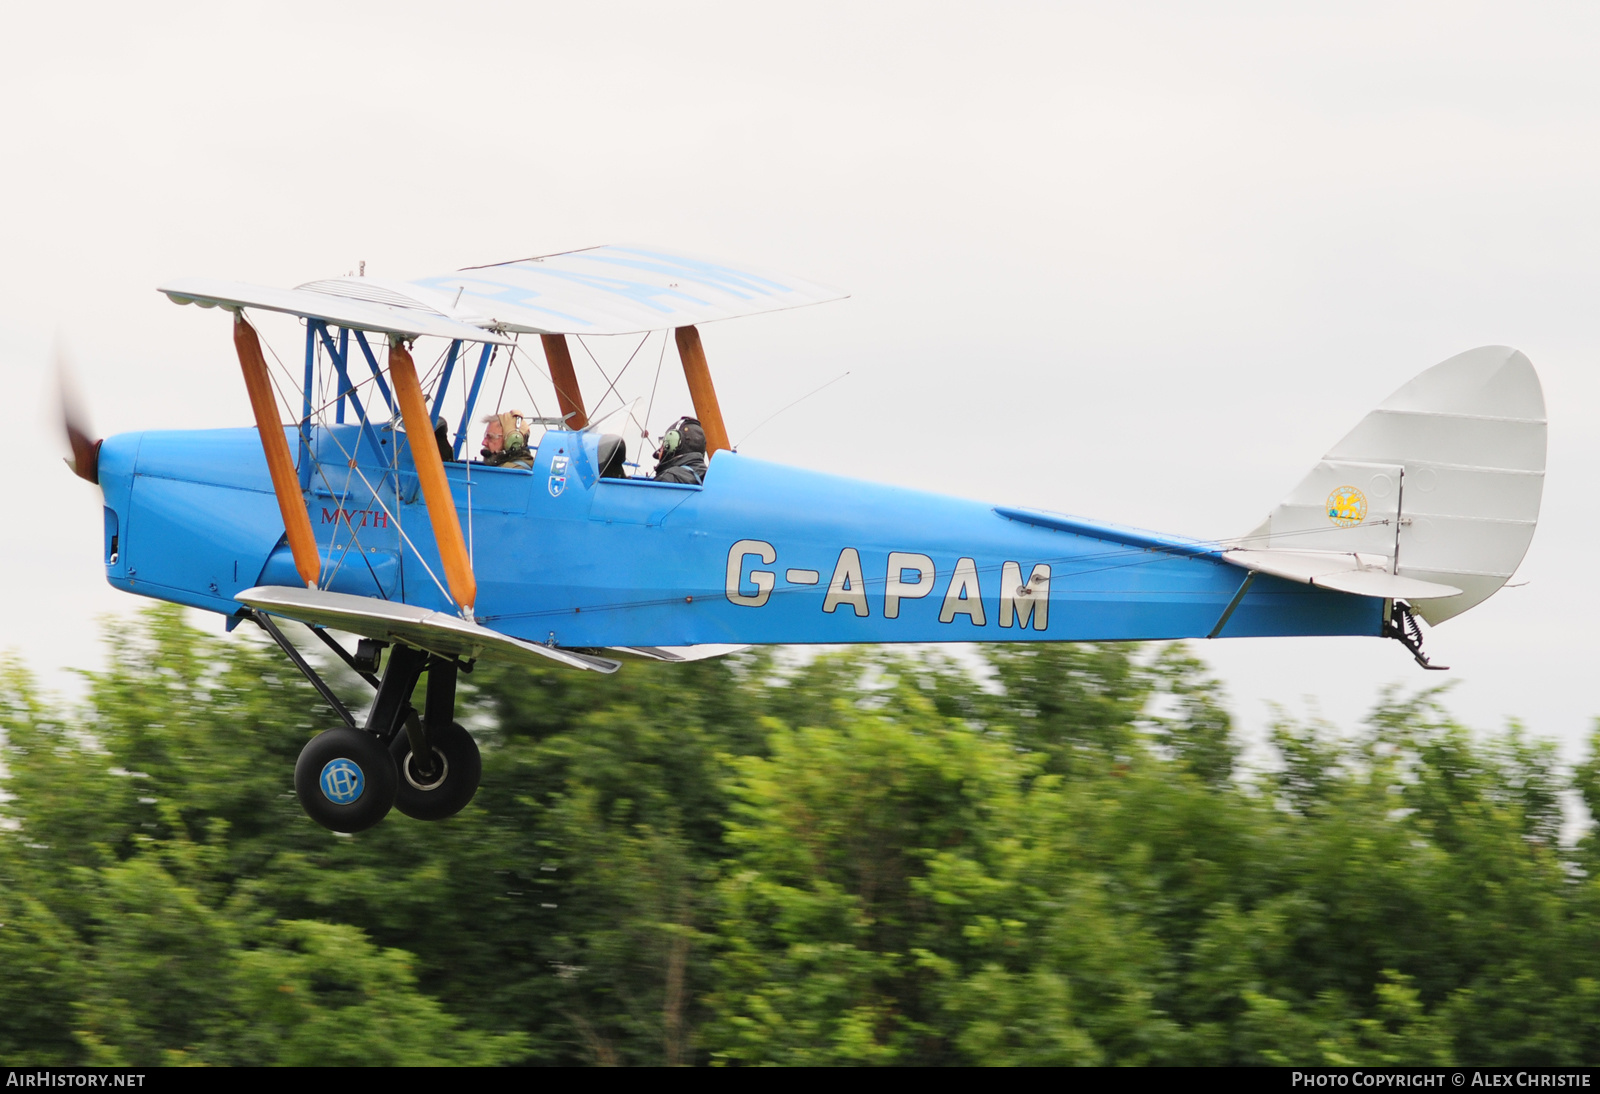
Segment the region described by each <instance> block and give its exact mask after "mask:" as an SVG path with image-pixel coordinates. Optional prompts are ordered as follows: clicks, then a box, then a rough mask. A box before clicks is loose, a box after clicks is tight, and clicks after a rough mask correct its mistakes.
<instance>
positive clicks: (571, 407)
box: [539, 334, 589, 429]
mask: <svg viewBox="0 0 1600 1094" xmlns="http://www.w3.org/2000/svg"><path fill="white" fill-rule="evenodd" d="M539 341H540V342H542V343H543V344H544V359H545V362H546V363H547V364H548V365H549V366H550V382H551V383H552V384H554V385H555V388H556V403H557V404H558V405H559V406H560V407H561V416H562V417H564V418H566V417H567V415H569V414H570V415H572V416H571V417H570V418H567V428H568V429H582V428H583V427H584V426H586V425H588V424H589V415H588V414H587V413H586V412H585V411H584V409H583V392H581V391H579V390H578V374H577V373H576V372H574V371H573V368H572V349H571V347H569V346H568V345H567V336H566V335H564V334H541V335H539Z"/></svg>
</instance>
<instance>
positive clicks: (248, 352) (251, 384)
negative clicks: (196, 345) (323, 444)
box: [233, 311, 439, 589]
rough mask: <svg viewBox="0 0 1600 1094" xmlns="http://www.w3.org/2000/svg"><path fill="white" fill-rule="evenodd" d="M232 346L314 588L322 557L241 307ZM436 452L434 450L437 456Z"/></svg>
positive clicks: (292, 545) (301, 564)
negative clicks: (319, 553)
mask: <svg viewBox="0 0 1600 1094" xmlns="http://www.w3.org/2000/svg"><path fill="white" fill-rule="evenodd" d="M233 348H234V350H235V351H236V352H237V353H238V354H239V368H240V369H241V370H243V372H244V386H245V387H246V388H247V389H249V392H250V408H251V409H252V410H254V411H255V414H256V428H257V429H258V430H259V431H260V433H261V449H262V451H263V452H265V453H266V456H267V471H268V472H269V473H270V474H271V475H272V491H273V493H275V494H277V495H278V510H279V511H280V512H281V513H282V514H283V530H284V532H285V533H286V534H287V536H288V539H289V550H290V551H291V552H292V553H293V554H294V568H295V570H296V571H297V572H298V573H299V574H300V580H301V581H304V582H305V583H306V588H308V589H315V588H316V587H317V579H318V578H319V577H321V576H322V560H321V558H320V557H319V556H318V554H317V540H316V537H315V536H314V535H312V533H311V517H310V516H308V515H307V514H306V502H305V498H304V496H303V495H301V493H300V479H299V477H298V476H297V475H296V474H295V470H294V461H293V460H291V459H290V458H289V442H288V441H287V440H285V439H284V436H283V423H282V422H281V421H279V420H278V401H277V399H275V398H273V395H272V381H271V380H270V379H269V378H268V376H267V360H266V358H265V357H263V356H262V355H261V339H260V338H259V337H258V336H257V335H256V329H255V328H254V327H252V326H251V325H250V323H249V321H247V320H246V319H245V317H244V312H243V311H235V312H234V313H233ZM438 456H439V453H438V452H437V451H435V452H434V458H435V459H437V458H438Z"/></svg>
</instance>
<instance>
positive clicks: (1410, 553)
mask: <svg viewBox="0 0 1600 1094" xmlns="http://www.w3.org/2000/svg"><path fill="white" fill-rule="evenodd" d="M1544 464H1545V409H1544V392H1543V390H1542V389H1541V388H1540V386H1539V376H1538V374H1537V373H1536V372H1534V369H1533V364H1532V363H1531V362H1530V361H1529V360H1528V358H1527V357H1526V356H1524V355H1523V354H1522V353H1521V352H1519V351H1517V350H1514V349H1511V348H1510V347H1508V346H1482V347H1480V348H1478V349H1473V350H1468V351H1467V352H1466V353H1461V354H1457V355H1456V356H1454V357H1452V358H1450V359H1449V360H1447V361H1444V362H1442V363H1440V364H1437V365H1435V366H1433V367H1432V368H1430V369H1428V370H1427V371H1426V372H1424V373H1422V374H1421V375H1420V376H1418V377H1417V378H1416V379H1414V380H1412V381H1411V382H1410V383H1409V384H1406V385H1405V386H1404V387H1402V388H1401V389H1400V390H1399V391H1396V392H1395V393H1394V394H1393V395H1391V396H1389V398H1388V399H1386V400H1384V402H1383V403H1382V404H1381V405H1380V406H1379V407H1378V408H1377V409H1376V410H1374V411H1373V412H1372V413H1370V414H1368V415H1367V416H1366V417H1365V418H1363V419H1362V420H1361V423H1360V424H1359V425H1357V426H1356V427H1355V428H1354V429H1352V430H1351V431H1350V432H1349V433H1347V434H1346V435H1345V437H1344V439H1343V440H1341V441H1340V442H1339V443H1338V444H1336V445H1334V446H1333V448H1332V449H1331V450H1330V451H1329V452H1328V454H1327V455H1326V456H1324V457H1323V458H1322V462H1320V463H1318V464H1317V465H1316V467H1314V468H1312V470H1311V473H1310V474H1309V475H1307V476H1306V477H1305V479H1304V480H1303V481H1302V482H1301V483H1300V485H1299V486H1297V487H1295V489H1294V490H1293V491H1292V492H1291V493H1290V494H1289V496H1288V497H1287V498H1285V499H1284V500H1283V501H1282V502H1281V503H1280V504H1279V505H1278V507H1277V508H1276V509H1274V510H1273V511H1272V512H1271V514H1269V515H1268V517H1267V519H1266V521H1265V522H1263V523H1262V525H1261V526H1260V527H1259V528H1257V529H1256V530H1255V531H1254V532H1252V533H1251V534H1250V535H1249V536H1246V537H1245V538H1244V539H1242V540H1240V541H1238V543H1237V545H1236V546H1237V547H1238V548H1241V549H1242V550H1239V551H1237V552H1235V554H1237V555H1238V556H1240V558H1239V561H1240V564H1241V565H1249V563H1247V562H1245V561H1243V558H1244V556H1250V555H1254V554H1256V553H1257V552H1261V553H1262V554H1263V555H1265V552H1274V553H1276V552H1295V553H1296V554H1307V553H1309V554H1312V555H1322V554H1324V553H1338V554H1340V555H1343V556H1344V557H1345V558H1347V559H1348V558H1350V557H1352V555H1359V556H1360V558H1361V562H1362V568H1364V569H1370V570H1381V571H1383V572H1386V573H1388V574H1392V575H1396V576H1398V577H1402V578H1410V579H1413V580H1414V581H1418V582H1427V583H1431V584H1432V585H1434V586H1436V587H1437V586H1448V587H1449V589H1437V588H1436V589H1435V591H1434V592H1433V594H1432V595H1431V598H1429V599H1417V600H1416V602H1415V603H1414V605H1413V607H1414V609H1415V611H1416V614H1418V615H1420V616H1421V617H1422V618H1423V619H1426V620H1427V621H1428V622H1429V623H1432V624H1438V623H1442V622H1444V621H1445V620H1446V619H1449V618H1451V617H1452V616H1456V615H1460V614H1461V613H1462V612H1464V611H1466V610H1467V609H1468V608H1471V607H1473V606H1474V605H1477V604H1480V603H1482V602H1483V601H1484V600H1487V599H1488V598H1489V597H1490V596H1491V595H1493V594H1494V592H1495V591H1496V590H1497V589H1499V588H1500V586H1502V585H1504V584H1505V583H1506V581H1507V580H1508V579H1509V578H1510V577H1511V575H1512V574H1513V573H1515V572H1516V569H1517V566H1518V565H1520V564H1521V562H1522V557H1523V555H1524V554H1526V553H1527V550H1528V544H1529V543H1530V542H1531V541H1532V539H1533V530H1534V526H1535V524H1536V523H1537V522H1538V519H1539V501H1540V497H1541V495H1542V494H1543V491H1544ZM1250 568H1251V569H1256V568H1261V569H1266V570H1268V571H1269V572H1271V567H1270V566H1260V567H1258V566H1250ZM1395 587H1396V588H1401V587H1403V585H1402V584H1400V583H1396V584H1395ZM1457 589H1458V590H1460V591H1459V592H1453V590H1457ZM1351 591H1356V590H1354V589H1352V590H1351ZM1441 593H1451V594H1452V595H1440V594H1441ZM1390 595H1395V594H1394V593H1391V594H1390Z"/></svg>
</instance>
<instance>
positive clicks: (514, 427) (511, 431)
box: [480, 410, 533, 469]
mask: <svg viewBox="0 0 1600 1094" xmlns="http://www.w3.org/2000/svg"><path fill="white" fill-rule="evenodd" d="M484 423H485V426H484V431H483V448H482V450H481V453H480V454H481V455H482V456H483V462H484V463H486V464H488V465H489V466H490V467H521V468H528V469H531V468H532V467H533V450H532V449H530V448H529V447H528V427H527V425H526V424H525V423H524V422H523V420H522V413H521V412H520V411H516V410H512V411H507V412H506V413H504V414H491V415H490V416H489V417H487V418H485V419H484Z"/></svg>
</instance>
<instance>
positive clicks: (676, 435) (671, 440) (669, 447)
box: [655, 417, 700, 460]
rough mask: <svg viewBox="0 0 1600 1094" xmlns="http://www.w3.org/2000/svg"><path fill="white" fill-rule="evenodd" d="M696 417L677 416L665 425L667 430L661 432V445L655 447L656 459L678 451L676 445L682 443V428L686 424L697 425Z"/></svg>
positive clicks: (698, 422) (698, 421)
mask: <svg viewBox="0 0 1600 1094" xmlns="http://www.w3.org/2000/svg"><path fill="white" fill-rule="evenodd" d="M699 424H700V420H699V419H698V418H688V417H685V418H679V419H678V420H677V421H675V422H673V423H672V424H671V425H669V426H667V431H666V432H665V433H663V434H661V446H660V447H659V448H657V449H656V453H655V456H656V459H658V460H659V459H662V458H664V457H666V456H671V455H672V454H674V453H675V452H677V451H678V446H679V445H681V444H683V429H684V427H685V426H687V425H699Z"/></svg>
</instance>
